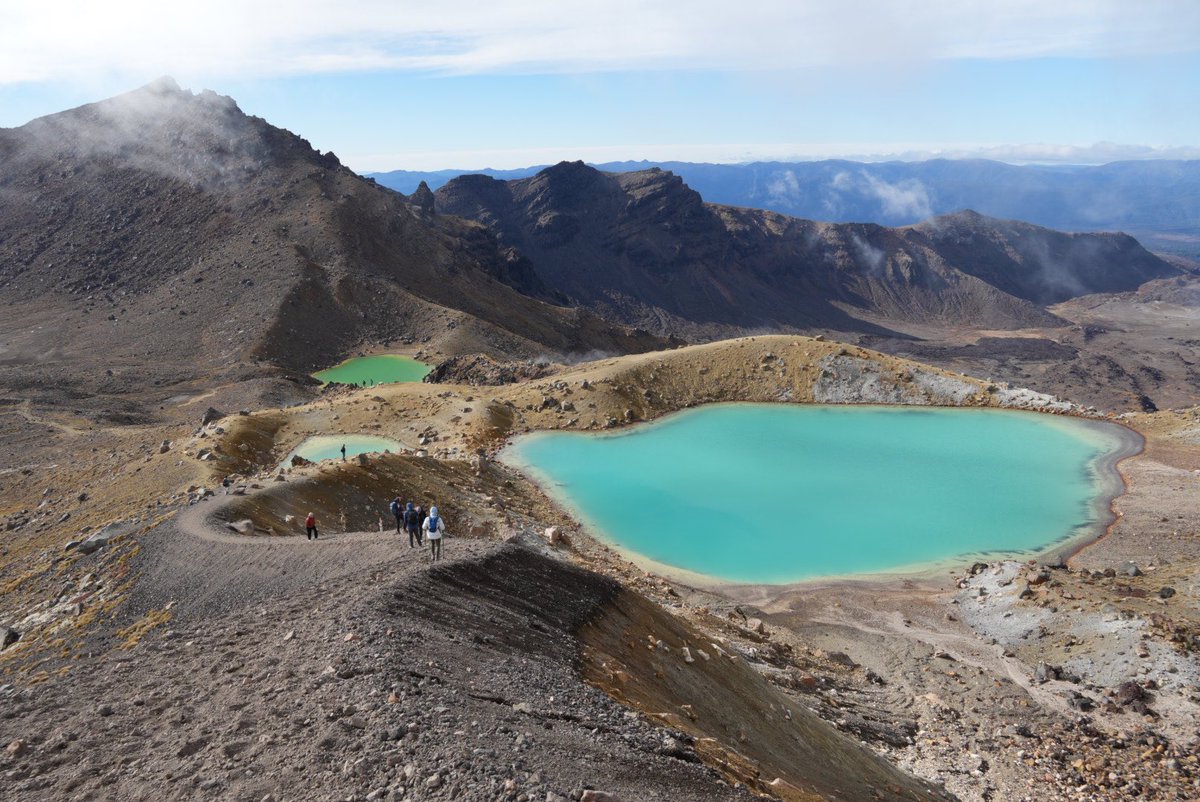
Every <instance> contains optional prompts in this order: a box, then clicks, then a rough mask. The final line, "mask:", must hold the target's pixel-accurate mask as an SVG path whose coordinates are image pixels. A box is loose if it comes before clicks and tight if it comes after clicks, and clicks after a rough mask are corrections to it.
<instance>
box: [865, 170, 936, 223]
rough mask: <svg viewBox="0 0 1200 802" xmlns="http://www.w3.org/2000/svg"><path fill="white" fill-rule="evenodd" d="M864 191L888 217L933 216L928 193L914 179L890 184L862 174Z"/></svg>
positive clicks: (922, 217)
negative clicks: (878, 204)
mask: <svg viewBox="0 0 1200 802" xmlns="http://www.w3.org/2000/svg"><path fill="white" fill-rule="evenodd" d="M862 177H863V178H864V179H866V187H865V188H866V191H867V193H868V194H870V195H872V196H874V197H875V198H876V199H877V200H878V201H879V203H880V205H881V206H882V207H883V213H884V214H885V215H887V216H888V217H915V218H918V219H924V218H926V217H929V216H931V215H932V214H933V207H932V204H930V202H929V191H928V190H927V189H925V185H924V184H922V183H921V182H920V181H918V180H916V179H915V178H912V179H908V180H905V181H897V182H896V183H895V184H890V183H888V182H887V181H884V180H882V179H880V178H877V177H875V176H873V175H868V174H867V173H863V176H862Z"/></svg>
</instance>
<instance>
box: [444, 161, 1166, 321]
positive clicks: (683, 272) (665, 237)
mask: <svg viewBox="0 0 1200 802" xmlns="http://www.w3.org/2000/svg"><path fill="white" fill-rule="evenodd" d="M435 197H436V209H437V210H438V212H439V213H448V214H452V215H456V216H459V217H465V218H469V219H472V220H476V221H478V222H480V223H482V224H484V225H485V226H487V227H488V229H489V230H490V231H491V232H492V233H493V234H494V235H496V236H497V237H498V238H499V240H500V242H501V243H502V244H503V245H505V246H509V247H511V248H513V249H514V250H515V251H517V252H519V253H521V254H522V255H523V256H524V257H526V258H527V259H528V260H529V262H530V263H531V266H532V271H533V272H534V273H535V274H536V276H537V277H538V279H539V280H540V282H541V283H542V284H543V285H545V286H546V287H547V288H549V289H551V290H553V291H555V292H557V293H560V294H561V295H562V297H563V299H564V300H565V301H566V302H568V303H571V304H573V305H578V306H582V307H584V308H587V309H590V310H592V311H594V312H596V313H597V314H600V315H601V316H603V317H606V318H608V319H610V320H617V321H620V322H623V323H628V324H635V325H638V326H641V327H644V328H647V329H649V330H651V331H659V332H664V333H665V332H671V333H683V334H685V335H689V336H708V335H713V334H720V333H724V329H743V330H744V329H754V328H762V329H772V328H779V327H791V328H804V327H810V326H820V327H828V328H832V329H839V330H843V331H846V330H851V331H864V330H866V331H869V330H871V328H872V326H871V324H870V323H868V322H867V321H869V320H880V319H891V320H904V321H909V322H938V323H951V324H966V325H974V326H982V327H992V328H1014V327H1022V326H1036V325H1056V324H1057V323H1060V322H1061V321H1058V320H1057V319H1056V318H1054V317H1053V316H1052V315H1051V314H1050V313H1049V312H1047V311H1046V310H1045V307H1046V306H1047V305H1049V304H1053V303H1057V302H1059V301H1062V300H1066V299H1068V298H1072V297H1076V296H1079V295H1083V294H1088V293H1094V292H1116V291H1122V290H1130V289H1134V288H1136V287H1137V286H1139V285H1141V284H1142V283H1144V282H1146V281H1149V280H1151V279H1155V278H1162V277H1165V276H1172V275H1176V274H1177V273H1178V270H1177V269H1175V268H1173V267H1172V266H1170V265H1168V264H1167V263H1165V262H1164V261H1162V260H1161V259H1159V258H1157V257H1155V256H1153V255H1152V254H1150V253H1148V252H1147V251H1146V250H1145V249H1143V248H1142V247H1141V245H1139V244H1138V243H1137V241H1135V240H1134V239H1133V238H1131V237H1129V236H1126V235H1122V234H1106V233H1102V234H1064V233H1061V232H1057V231H1051V230H1048V229H1045V228H1041V227H1038V226H1034V225H1030V224H1028V223H1021V222H1013V221H1003V220H997V219H994V218H988V217H985V216H983V215H980V214H978V213H975V212H970V211H966V212H960V213H957V214H953V215H946V216H941V217H936V218H933V219H930V220H927V221H925V222H923V223H920V224H918V225H915V226H908V227H901V228H887V227H883V226H878V225H874V224H863V223H842V224H833V223H820V222H813V221H810V220H803V219H798V218H793V217H787V216H784V215H780V214H776V213H774V212H769V211H763V210H757V209H748V208H742V207H732V206H722V205H718V204H710V203H705V202H704V201H703V200H702V199H701V197H700V194H699V193H697V192H696V191H695V190H693V189H691V188H690V187H689V186H688V185H686V184H685V183H684V181H683V180H682V179H681V178H680V177H679V176H676V175H674V174H673V173H670V172H667V171H665V170H659V169H657V168H656V169H650V170H643V171H638V172H624V173H606V172H601V171H600V170H597V169H596V168H594V167H589V166H587V165H585V164H583V163H582V162H563V163H562V164H558V165H555V166H553V167H549V168H546V169H545V170H542V171H541V172H539V173H538V174H536V175H534V176H532V177H529V178H523V179H517V180H513V181H500V180H497V179H494V178H490V177H487V176H482V175H466V176H460V177H459V178H456V179H454V180H452V181H450V182H449V183H448V184H446V185H444V186H442V187H441V188H440V189H438V191H437V192H436V193H435Z"/></svg>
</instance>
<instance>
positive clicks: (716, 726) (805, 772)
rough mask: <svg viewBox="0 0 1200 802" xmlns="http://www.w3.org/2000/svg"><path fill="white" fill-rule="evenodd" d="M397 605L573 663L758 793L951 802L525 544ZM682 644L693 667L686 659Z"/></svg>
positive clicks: (627, 598)
mask: <svg viewBox="0 0 1200 802" xmlns="http://www.w3.org/2000/svg"><path fill="white" fill-rule="evenodd" d="M396 600H397V602H398V604H399V605H400V606H401V607H402V608H403V609H404V610H405V611H407V612H409V613H418V614H419V615H421V616H422V617H423V618H426V619H428V620H430V621H432V622H435V623H440V624H442V625H444V626H446V627H454V628H456V630H457V631H458V632H460V633H461V634H462V635H463V636H465V637H469V638H471V639H472V640H474V641H475V642H476V643H477V644H481V645H483V644H486V645H487V647H489V648H492V649H500V650H504V651H508V652H510V653H512V654H516V655H524V656H535V657H543V658H548V659H552V660H556V661H559V660H570V661H572V662H573V663H574V664H575V665H577V666H578V670H579V671H580V673H581V674H582V676H583V677H584V679H585V680H586V681H588V682H589V683H591V684H593V685H596V686H598V687H600V688H601V689H602V690H605V691H606V692H608V693H609V694H610V695H612V696H614V697H615V698H617V699H618V700H619V701H622V702H624V703H625V704H627V705H629V706H631V707H634V708H635V709H639V710H641V711H643V712H646V713H648V714H650V716H651V717H653V718H656V719H659V720H660V721H661V722H663V723H664V724H667V725H668V726H670V727H671V728H673V729H677V730H679V731H681V732H683V733H686V734H687V735H688V736H690V738H691V739H692V743H693V744H694V750H695V752H694V754H696V755H698V756H699V757H700V758H701V759H702V760H704V762H706V763H708V764H709V765H710V766H712V767H714V768H716V769H717V770H718V771H720V772H721V773H722V774H723V775H725V777H726V778H727V779H729V780H731V781H740V782H743V783H745V784H746V785H747V786H749V787H750V788H751V789H753V790H756V791H758V792H760V793H764V794H770V795H773V796H776V797H778V798H781V799H785V800H806V801H807V800H870V799H878V800H931V801H932V800H948V799H951V798H952V797H950V796H948V795H946V794H945V793H943V792H940V791H938V790H937V789H935V788H933V787H932V786H930V785H928V784H926V783H924V782H922V781H920V780H917V779H916V778H913V777H910V776H908V775H905V774H904V773H902V772H901V771H899V770H898V769H896V768H894V767H892V766H891V765H889V764H888V763H886V762H885V761H884V760H883V759H881V758H880V757H878V756H876V755H875V754H873V753H871V752H870V751H869V750H867V749H866V748H864V747H862V746H860V745H858V744H857V743H855V742H854V741H852V740H851V739H850V738H847V737H846V736H844V735H842V734H841V733H839V732H838V731H837V730H835V729H834V728H833V727H832V726H831V725H829V724H827V723H825V722H824V721H822V720H820V719H819V718H817V717H816V716H815V715H814V714H813V713H812V712H811V711H809V710H807V709H806V708H804V707H802V706H800V705H798V704H796V703H794V702H792V701H791V700H789V699H788V698H787V697H785V696H784V695H783V694H782V693H780V692H779V691H777V690H775V689H774V688H773V687H771V686H770V685H769V684H768V683H767V681H766V680H765V679H764V678H762V677H761V676H760V675H759V674H757V673H756V672H755V671H754V670H753V669H752V668H750V666H748V665H747V664H746V663H744V662H743V661H742V660H741V659H740V658H736V657H731V656H723V655H721V654H720V653H718V652H717V650H716V649H714V648H713V647H712V646H711V645H710V644H709V643H708V641H707V640H706V639H704V638H703V636H702V635H701V634H700V633H699V632H698V631H696V630H694V629H692V628H691V626H689V625H688V624H687V623H685V622H683V621H681V620H678V619H676V618H675V617H673V616H671V615H670V614H669V613H667V612H665V611H664V610H662V609H661V608H660V607H658V606H657V605H655V604H653V603H652V602H650V601H648V600H646V599H644V598H642V597H640V596H638V595H637V594H636V593H633V592H630V591H627V590H625V589H623V588H622V587H621V586H620V585H619V584H618V583H617V582H615V581H614V580H611V579H608V578H606V577H603V576H600V575H599V574H595V573H592V572H589V571H585V570H583V569H581V568H577V567H574V566H571V565H567V564H565V563H562V562H560V561H558V560H555V559H552V558H549V557H546V556H543V555H541V554H538V553H536V552H534V551H532V550H530V549H528V548H524V547H521V546H518V545H515V544H514V545H509V546H506V547H505V548H503V549H501V550H500V551H498V552H496V553H494V554H491V555H488V556H486V557H483V558H481V559H478V560H470V561H461V562H457V563H453V564H447V565H445V566H436V567H434V568H432V569H431V570H430V571H429V572H428V573H427V574H424V575H421V576H419V577H416V578H415V579H414V580H413V581H411V582H410V583H407V584H406V585H404V586H403V587H401V588H400V589H399V590H398V591H397V592H396ZM660 640H661V641H662V642H663V646H662V647H659V646H657V645H656V644H657V642H658V641H660ZM689 644H690V650H691V655H692V662H687V660H686V659H685V657H684V652H683V647H684V646H686V645H689ZM701 647H703V648H705V649H706V650H707V653H708V659H704V657H702V656H700V655H699V651H700V648H701ZM661 711H670V712H669V713H665V714H664V713H662V712H661Z"/></svg>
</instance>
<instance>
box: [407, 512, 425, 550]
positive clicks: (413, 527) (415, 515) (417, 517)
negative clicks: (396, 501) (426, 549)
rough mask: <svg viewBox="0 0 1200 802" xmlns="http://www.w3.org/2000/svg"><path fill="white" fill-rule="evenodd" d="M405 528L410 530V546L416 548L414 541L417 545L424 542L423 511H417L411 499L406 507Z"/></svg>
mask: <svg viewBox="0 0 1200 802" xmlns="http://www.w3.org/2000/svg"><path fill="white" fill-rule="evenodd" d="M404 528H405V529H407V530H408V547H409V548H410V549H411V548H414V541H415V545H417V546H420V545H421V543H422V541H421V513H419V512H417V509H416V507H414V506H413V503H412V502H411V501H410V502H408V506H407V507H405V509H404Z"/></svg>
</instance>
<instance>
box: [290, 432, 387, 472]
mask: <svg viewBox="0 0 1200 802" xmlns="http://www.w3.org/2000/svg"><path fill="white" fill-rule="evenodd" d="M343 445H344V446H345V447H346V458H347V459H349V458H351V457H354V456H357V455H359V454H372V453H378V452H383V451H392V452H396V451H399V450H400V449H402V448H404V446H403V445H401V444H400V443H398V442H396V441H395V440H389V439H388V438H386V437H376V436H375V435H370V434H319V435H316V436H315V437H309V438H308V439H307V440H305V441H304V442H302V443H301V444H300V445H298V446H296V447H295V448H294V449H292V450H291V452H290V453H288V455H287V457H285V458H284V460H283V464H284V465H288V464H290V463H291V461H292V457H294V456H296V455H297V454H298V455H300V456H301V457H304V458H305V459H306V460H311V461H313V462H320V461H321V460H323V459H341V458H342V446H343Z"/></svg>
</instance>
